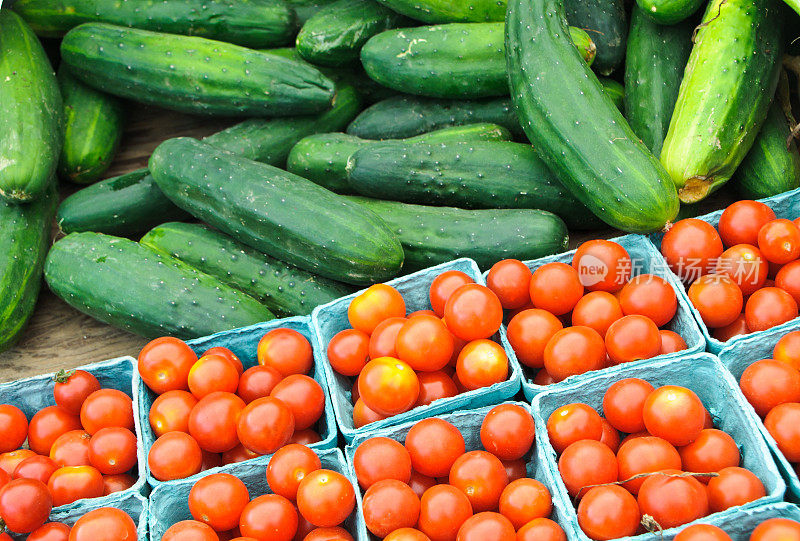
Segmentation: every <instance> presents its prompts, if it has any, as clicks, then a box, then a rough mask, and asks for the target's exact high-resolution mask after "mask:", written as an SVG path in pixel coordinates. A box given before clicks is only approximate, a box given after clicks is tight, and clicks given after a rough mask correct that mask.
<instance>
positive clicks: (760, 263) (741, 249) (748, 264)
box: [715, 244, 769, 295]
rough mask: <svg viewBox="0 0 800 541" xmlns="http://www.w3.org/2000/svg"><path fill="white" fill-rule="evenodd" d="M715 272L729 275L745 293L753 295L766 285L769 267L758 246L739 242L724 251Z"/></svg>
mask: <svg viewBox="0 0 800 541" xmlns="http://www.w3.org/2000/svg"><path fill="white" fill-rule="evenodd" d="M715 272H716V273H717V274H726V275H728V276H729V277H730V278H731V280H733V281H734V283H735V284H736V285H738V286H739V288H740V289H741V290H742V294H743V295H751V294H752V293H753V292H754V291H756V290H757V289H759V288H761V287H762V286H763V285H764V281H765V280H766V279H767V273H768V272H769V268H768V265H767V260H766V259H764V256H763V255H762V254H761V252H760V251H759V249H758V248H756V247H755V246H752V245H750V244H737V245H736V246H732V247H731V248H728V249H727V250H725V251H724V252H722V255H721V256H720V258H719V259H718V260H717V268H716V270H715Z"/></svg>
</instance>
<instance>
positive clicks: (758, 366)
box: [739, 359, 800, 417]
mask: <svg viewBox="0 0 800 541" xmlns="http://www.w3.org/2000/svg"><path fill="white" fill-rule="evenodd" d="M739 386H740V387H741V389H742V393H743V394H744V396H745V398H747V401H748V402H750V405H751V406H753V409H755V410H756V413H758V414H759V415H760V416H761V417H763V416H765V415H766V414H767V413H769V411H770V410H771V409H772V408H774V407H775V406H777V405H778V404H783V403H785V402H800V372H798V371H797V370H796V369H795V368H793V367H791V366H789V365H788V364H786V363H782V362H780V361H776V360H773V359H763V360H760V361H756V362H754V363H753V364H751V365H750V366H748V367H747V368H746V369H745V371H744V372H742V377H741V378H740V379H739Z"/></svg>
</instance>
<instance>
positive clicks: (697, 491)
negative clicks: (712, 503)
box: [637, 470, 708, 529]
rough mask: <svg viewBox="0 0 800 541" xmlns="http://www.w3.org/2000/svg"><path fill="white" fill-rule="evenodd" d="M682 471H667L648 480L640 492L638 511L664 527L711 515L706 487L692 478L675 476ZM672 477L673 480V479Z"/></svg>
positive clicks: (672, 526)
mask: <svg viewBox="0 0 800 541" xmlns="http://www.w3.org/2000/svg"><path fill="white" fill-rule="evenodd" d="M680 474H681V472H680V471H679V470H664V471H663V472H661V473H656V474H653V475H650V476H649V477H647V478H646V479H645V480H644V482H643V483H642V487H641V488H640V489H639V496H638V498H637V500H638V502H639V509H640V510H641V512H642V514H647V515H650V516H651V517H653V518H654V519H655V521H656V522H657V523H658V524H659V526H661V528H664V529H666V528H674V527H675V526H680V525H681V524H686V523H687V522H691V521H693V520H696V519H698V518H700V517H704V516H706V515H707V514H708V496H707V495H706V487H704V486H703V485H702V484H700V482H699V481H698V480H697V479H695V478H693V477H674V475H680ZM670 475H672V476H673V477H670Z"/></svg>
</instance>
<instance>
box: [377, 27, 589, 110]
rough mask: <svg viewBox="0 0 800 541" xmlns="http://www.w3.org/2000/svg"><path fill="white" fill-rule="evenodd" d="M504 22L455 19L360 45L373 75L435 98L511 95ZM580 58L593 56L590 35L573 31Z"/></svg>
mask: <svg viewBox="0 0 800 541" xmlns="http://www.w3.org/2000/svg"><path fill="white" fill-rule="evenodd" d="M503 28H504V24H503V23H452V24H444V25H440V26H421V27H419V28H402V29H399V30H389V31H386V32H382V33H380V34H378V35H377V36H374V37H373V38H371V39H370V40H369V41H368V42H367V43H366V45H364V47H363V48H362V49H361V63H362V64H363V65H364V69H365V70H366V72H367V75H369V76H370V77H371V78H372V79H374V80H375V81H377V82H378V83H380V84H382V85H384V86H387V87H389V88H393V89H395V90H398V91H400V92H406V93H408V94H415V95H419V96H429V97H434V98H465V99H469V98H486V97H492V96H507V95H508V76H507V75H506V57H505V45H504V30H503ZM575 34H576V35H577V36H579V37H578V45H580V46H583V47H584V49H583V50H580V51H579V52H580V54H581V56H583V58H584V59H585V60H587V61H591V60H593V59H594V55H595V46H594V43H592V41H591V39H589V37H588V34H586V33H585V32H583V31H581V30H578V29H575Z"/></svg>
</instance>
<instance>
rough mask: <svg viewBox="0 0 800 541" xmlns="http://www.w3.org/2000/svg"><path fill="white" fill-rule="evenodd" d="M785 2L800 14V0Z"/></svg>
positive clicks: (785, 0) (786, 0) (787, 0)
mask: <svg viewBox="0 0 800 541" xmlns="http://www.w3.org/2000/svg"><path fill="white" fill-rule="evenodd" d="M784 2H786V5H787V6H789V7H790V8H792V9H793V10H795V11H796V12H797V14H798V15H800V0H784Z"/></svg>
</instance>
